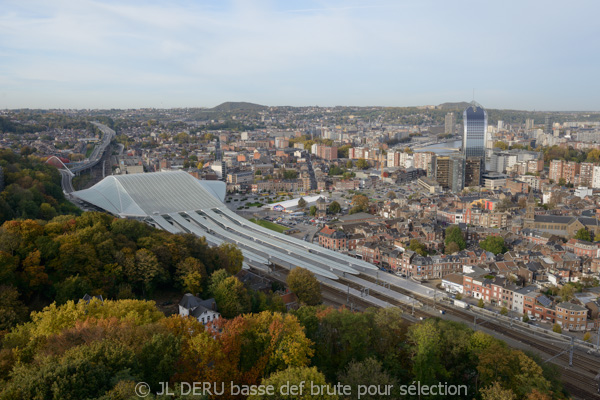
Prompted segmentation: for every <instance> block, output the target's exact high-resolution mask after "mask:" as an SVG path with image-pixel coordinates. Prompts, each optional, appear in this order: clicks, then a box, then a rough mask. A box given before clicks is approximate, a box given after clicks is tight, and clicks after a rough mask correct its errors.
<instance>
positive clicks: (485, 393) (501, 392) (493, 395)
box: [481, 142, 517, 400]
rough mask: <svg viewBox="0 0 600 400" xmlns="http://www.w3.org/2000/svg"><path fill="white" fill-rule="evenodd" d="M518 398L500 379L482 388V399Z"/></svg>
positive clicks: (505, 399)
mask: <svg viewBox="0 0 600 400" xmlns="http://www.w3.org/2000/svg"><path fill="white" fill-rule="evenodd" d="M502 143H503V142H502ZM516 398H517V396H516V395H515V394H514V392H513V391H512V390H511V389H504V388H503V387H502V385H500V382H498V381H496V382H494V383H492V385H491V386H488V387H486V388H483V389H481V399H482V400H515V399H516Z"/></svg>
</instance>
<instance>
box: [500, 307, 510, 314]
mask: <svg viewBox="0 0 600 400" xmlns="http://www.w3.org/2000/svg"><path fill="white" fill-rule="evenodd" d="M500 314H502V315H508V308H506V307H502V309H501V310H500Z"/></svg>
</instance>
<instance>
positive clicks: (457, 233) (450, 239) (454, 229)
mask: <svg viewBox="0 0 600 400" xmlns="http://www.w3.org/2000/svg"><path fill="white" fill-rule="evenodd" d="M444 243H445V244H446V246H448V245H449V244H450V243H456V244H457V245H458V249H459V250H464V249H465V248H466V247H467V242H466V241H465V237H464V235H463V233H462V231H461V230H460V228H459V227H458V225H452V226H449V227H448V228H446V238H445V240H444Z"/></svg>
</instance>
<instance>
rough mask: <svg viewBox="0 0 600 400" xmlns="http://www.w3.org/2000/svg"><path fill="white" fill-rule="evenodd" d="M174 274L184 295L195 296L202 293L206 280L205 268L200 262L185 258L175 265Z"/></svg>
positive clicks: (192, 258)
mask: <svg viewBox="0 0 600 400" xmlns="http://www.w3.org/2000/svg"><path fill="white" fill-rule="evenodd" d="M175 273H176V277H177V280H178V283H179V285H180V286H181V288H182V289H183V291H184V292H185V293H192V294H194V295H196V294H198V293H201V292H202V288H203V286H204V281H205V279H206V268H205V267H204V264H203V263H202V262H201V261H200V260H198V259H196V258H194V257H187V258H186V259H185V260H183V261H181V262H179V264H177V269H176V272H175Z"/></svg>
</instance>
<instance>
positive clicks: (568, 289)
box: [558, 284, 575, 301]
mask: <svg viewBox="0 0 600 400" xmlns="http://www.w3.org/2000/svg"><path fill="white" fill-rule="evenodd" d="M558 294H559V295H560V299H561V300H562V301H569V300H571V299H572V298H573V296H574V295H575V288H574V287H573V285H569V284H566V285H564V286H563V287H562V288H560V290H559V292H558Z"/></svg>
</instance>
